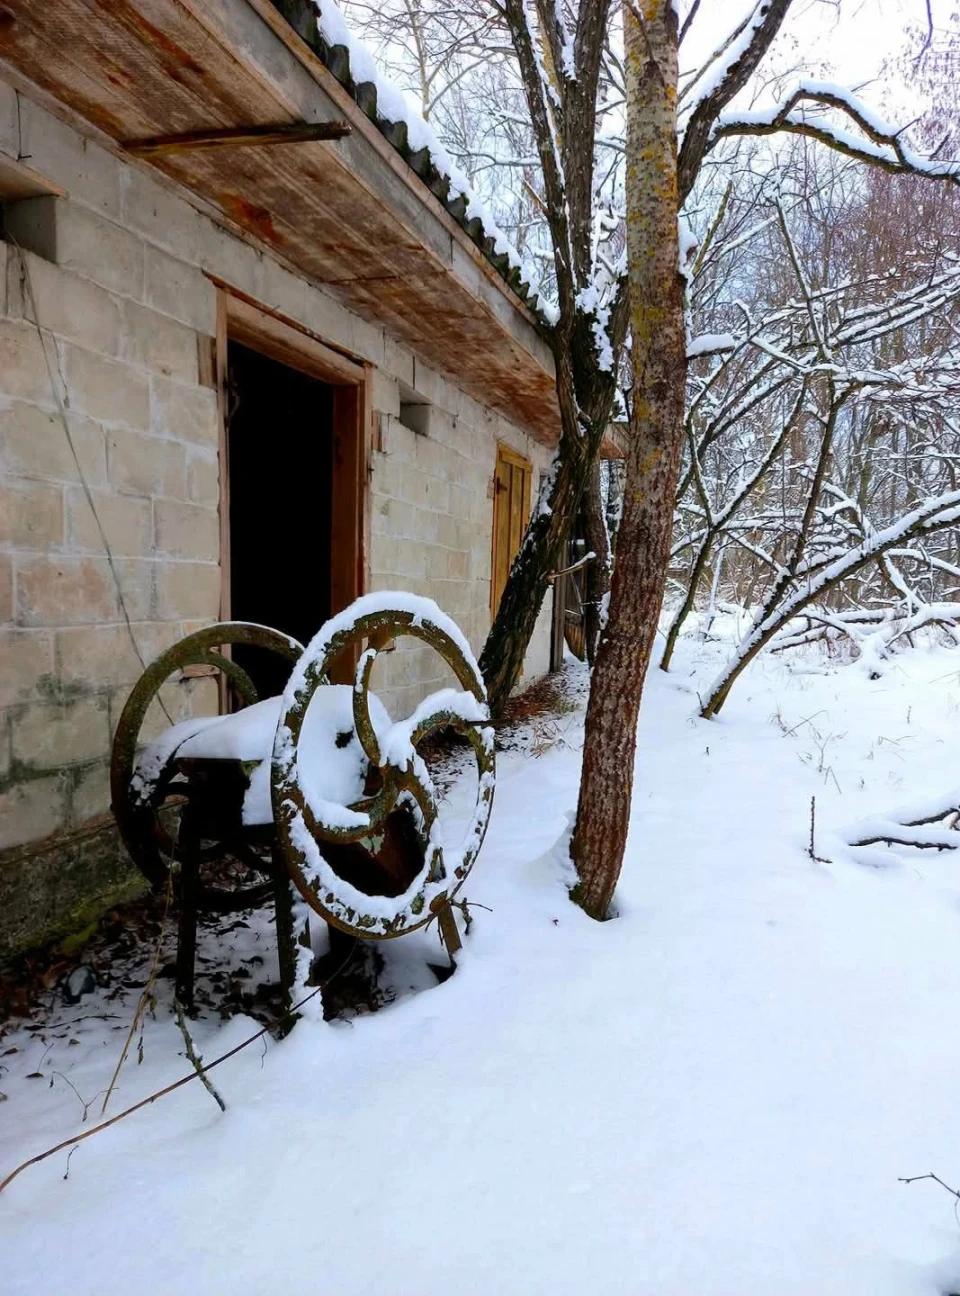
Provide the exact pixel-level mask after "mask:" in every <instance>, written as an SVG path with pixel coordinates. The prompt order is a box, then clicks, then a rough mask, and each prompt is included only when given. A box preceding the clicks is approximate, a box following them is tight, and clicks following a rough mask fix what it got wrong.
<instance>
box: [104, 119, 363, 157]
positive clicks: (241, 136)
mask: <svg viewBox="0 0 960 1296" xmlns="http://www.w3.org/2000/svg"><path fill="white" fill-rule="evenodd" d="M351 129H352V127H350V126H349V125H348V124H347V123H346V122H344V121H324V122H283V123H282V124H281V125H279V126H230V127H223V128H220V129H218V130H198V131H184V132H182V133H181V134H179V135H154V136H152V137H151V138H149V139H139V140H136V139H134V140H123V141H122V142H121V145H120V147H121V148H122V149H123V151H124V152H125V153H129V154H130V155H131V156H132V157H141V158H151V157H161V156H163V154H165V153H186V152H187V151H188V150H190V149H210V148H248V147H251V146H254V147H262V146H263V145H265V144H309V143H311V142H314V141H318V140H319V141H327V140H340V139H343V138H344V136H345V135H349V134H350V131H351Z"/></svg>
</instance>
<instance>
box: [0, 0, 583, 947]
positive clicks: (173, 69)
mask: <svg viewBox="0 0 960 1296" xmlns="http://www.w3.org/2000/svg"><path fill="white" fill-rule="evenodd" d="M381 97H383V94H382V92H381ZM278 141H279V142H278ZM414 142H415V141H411V140H410V139H409V138H408V128H407V126H406V125H405V124H404V123H403V122H402V121H401V122H396V121H392V120H390V119H388V118H387V117H385V116H384V115H383V114H382V112H381V111H380V110H379V109H378V105H377V92H376V87H375V86H374V85H372V84H370V83H361V84H357V83H356V82H355V81H354V79H353V76H352V73H351V65H350V57H349V51H348V50H347V49H346V48H344V47H343V46H342V45H336V44H332V43H331V41H330V40H329V39H328V38H327V35H326V34H325V31H324V24H323V18H322V17H321V16H320V14H319V12H318V11H317V9H315V8H314V7H313V6H312V4H310V3H308V0H286V2H285V3H280V0H277V3H276V4H274V3H271V0H117V2H116V3H111V4H109V5H96V6H91V5H88V4H86V3H84V0H65V3H62V4H58V5H56V6H48V5H42V4H36V3H34V2H33V0H2V6H0V212H2V230H3V239H2V241H0V472H2V483H0V491H2V498H0V635H2V638H0V681H2V686H0V689H2V696H0V706H2V728H0V959H2V958H3V957H6V956H9V955H10V954H12V953H15V952H17V951H20V950H23V949H27V948H30V947H32V946H35V945H37V944H39V943H41V942H44V941H47V940H49V939H51V938H54V937H58V936H60V935H62V934H64V933H67V932H71V931H76V930H78V929H79V928H82V927H83V926H84V925H85V924H86V923H88V922H89V921H90V920H91V919H93V918H95V917H96V915H98V914H99V913H102V912H103V910H104V909H105V908H106V907H107V906H108V905H110V904H113V903H115V902H117V901H118V900H120V899H122V898H124V897H125V896H128V895H130V894H132V893H133V891H134V890H135V889H136V888H138V887H140V886H141V885H142V883H141V880H140V878H139V875H137V874H135V873H134V871H133V870H132V867H131V866H130V864H129V862H128V861H127V860H126V858H125V857H124V855H123V852H122V849H121V848H120V847H119V844H118V842H117V838H116V835H115V832H114V829H113V824H112V820H111V817H110V814H109V789H108V763H109V753H110V744H111V735H112V730H113V727H114V726H115V724H116V721H117V717H118V715H119V711H120V709H121V708H122V706H123V704H124V701H125V699H126V696H127V694H128V692H129V689H130V687H131V684H132V683H133V681H134V680H135V679H136V678H137V676H138V675H139V673H140V672H141V670H142V669H143V663H145V662H149V661H150V660H152V659H153V658H154V657H155V656H156V655H157V654H158V653H159V652H160V651H162V650H163V649H164V648H166V647H167V646H169V645H170V644H171V643H173V642H174V641H176V640H177V639H178V638H179V637H181V636H182V635H184V634H185V633H187V632H189V631H190V630H192V629H195V628H197V627H199V626H201V625H203V624H206V623H209V622H211V621H215V620H218V619H228V618H234V619H241V620H249V621H257V622H261V623H266V624H268V625H272V626H276V627H278V628H280V629H282V630H284V631H286V632H287V633H289V634H293V635H295V636H296V637H298V638H300V639H301V640H302V641H304V642H306V641H307V640H308V639H309V638H310V637H311V636H312V635H313V634H314V632H315V631H316V630H317V629H318V628H319V626H320V625H321V624H322V623H323V622H324V620H325V619H326V618H327V617H328V616H329V615H330V614H331V613H333V612H335V611H337V610H339V609H340V608H342V607H344V606H346V605H347V604H348V603H349V602H350V601H351V600H352V599H353V598H355V597H356V596H357V595H358V594H359V593H362V592H365V591H375V590H383V589H395V588H403V589H407V590H410V591H412V592H413V593H417V594H425V595H429V596H430V597H432V598H433V599H435V600H436V602H437V603H439V605H440V606H441V607H442V608H443V609H444V610H445V611H447V612H448V613H449V614H450V615H451V616H453V617H454V618H455V619H456V620H457V622H458V623H459V624H460V626H461V627H462V628H463V630H464V632H465V633H466V635H467V636H468V638H469V640H470V642H471V644H472V645H473V647H474V648H475V649H476V650H479V648H480V647H481V645H482V642H483V639H484V637H485V634H486V632H487V630H488V627H489V625H490V620H491V614H492V610H493V609H494V608H495V607H496V605H497V601H498V599H499V596H500V592H501V590H502V588H503V584H504V581H505V579H506V575H507V572H508V570H509V566H510V562H511V560H512V557H513V555H514V553H515V552H516V549H517V546H518V544H519V541H520V537H521V534H522V531H523V528H524V525H525V522H526V519H527V517H528V515H529V510H530V507H531V500H534V499H535V498H536V493H537V488H538V484H539V479H540V477H541V475H542V474H543V473H544V471H545V470H546V468H547V465H548V462H549V458H550V453H551V446H552V445H553V444H554V443H555V439H556V433H557V413H556V402H555V394H554V380H553V372H552V359H551V355H550V350H549V346H548V345H547V342H546V341H545V340H544V332H543V330H544V327H545V326H544V323H543V320H542V318H540V317H539V316H538V314H537V303H536V301H535V300H531V299H530V297H529V293H528V290H527V288H526V286H525V285H524V284H522V283H521V282H520V276H519V273H518V271H517V269H516V267H515V266H513V265H512V264H511V261H510V260H509V258H508V257H507V256H506V255H503V254H502V252H500V251H498V249H499V248H500V247H501V245H500V244H499V242H498V241H496V240H495V239H494V238H493V237H491V235H490V233H489V232H488V231H487V230H485V229H484V227H483V224H482V222H481V221H480V220H478V219H476V217H473V218H471V217H470V216H468V213H467V203H466V201H465V199H464V198H463V196H462V195H461V194H459V193H458V192H457V191H456V189H455V188H452V187H451V184H450V180H449V177H446V176H444V175H443V174H441V173H440V172H438V170H437V168H436V167H435V166H434V164H433V162H432V160H431V156H430V154H429V151H427V150H424V149H420V150H419V151H414V150H413V148H412V144H413V143H414ZM557 644H558V634H557V633H556V632H555V629H554V628H553V627H552V625H551V600H549V599H548V600H547V602H546V603H545V606H544V611H543V613H542V615H541V618H540V621H539V623H538V628H537V632H536V634H535V636H534V639H533V641H532V643H531V646H530V651H529V655H528V658H527V665H526V678H527V679H531V678H533V677H535V676H537V675H538V674H541V673H543V672H545V671H547V670H548V669H549V668H550V666H551V653H553V655H554V658H555V659H556V653H557ZM386 661H387V669H386V670H383V671H381V673H380V676H379V678H378V679H377V680H376V681H375V686H376V688H377V690H378V692H379V693H380V695H381V697H382V698H383V699H384V701H385V702H386V703H387V704H388V706H389V707H391V708H392V709H395V710H397V711H403V709H404V708H406V709H409V708H410V707H411V706H413V705H414V704H415V703H416V702H417V701H419V700H420V699H421V698H422V697H423V696H424V695H425V694H426V693H427V692H429V691H431V690H432V689H433V688H435V687H436V686H437V684H438V680H437V678H436V674H437V659H436V658H435V656H433V655H432V654H431V653H430V652H429V650H426V649H423V648H417V647H413V648H407V647H402V648H400V649H399V650H397V651H396V652H394V653H392V654H391V655H390V656H389V657H388V658H387V659H386ZM278 687H279V685H278ZM168 692H169V697H168V699H167V706H168V709H169V710H170V711H171V713H172V714H174V715H176V716H185V715H188V714H198V713H200V714H202V713H204V711H205V710H209V709H211V708H213V709H215V708H216V707H217V706H218V705H219V701H218V693H217V688H216V684H215V681H213V680H212V679H209V678H204V677H203V675H202V673H201V674H199V675H197V676H195V677H190V678H184V679H182V680H180V681H179V683H176V684H173V685H171V686H170V688H169V690H168Z"/></svg>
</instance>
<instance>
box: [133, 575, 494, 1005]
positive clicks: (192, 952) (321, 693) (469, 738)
mask: <svg viewBox="0 0 960 1296" xmlns="http://www.w3.org/2000/svg"><path fill="white" fill-rule="evenodd" d="M405 636H412V637H413V638H415V639H418V640H420V641H422V643H424V644H426V645H428V646H429V647H430V648H432V649H433V650H434V651H435V652H436V653H438V654H439V655H440V657H441V658H442V659H443V661H444V662H445V663H446V665H447V666H448V667H449V669H450V671H451V672H452V674H453V676H454V677H455V678H456V681H457V683H458V685H459V688H453V687H450V688H444V689H441V690H440V691H439V692H436V693H434V694H432V695H431V696H430V697H428V698H426V700H425V701H423V702H421V703H420V704H419V705H418V706H417V707H416V708H415V710H414V711H413V713H412V714H411V715H410V716H409V717H408V718H406V719H404V720H399V721H396V722H394V721H392V720H391V719H390V717H389V715H388V714H387V712H386V710H385V708H384V707H383V705H382V704H381V702H380V701H379V699H378V697H377V696H376V694H375V693H374V692H373V690H372V689H371V687H370V682H371V676H372V673H373V670H374V666H375V664H376V661H377V658H378V656H379V655H380V654H381V652H383V651H384V650H386V649H388V648H390V647H392V646H393V645H394V644H395V641H397V640H399V639H402V638H403V637H405ZM234 649H240V651H239V652H236V653H234V651H233V650H234ZM250 649H257V650H260V651H261V652H269V653H273V654H277V655H278V656H279V657H280V658H281V659H285V660H286V661H287V662H288V663H289V667H290V675H289V679H288V681H287V684H286V688H285V689H284V691H283V693H282V695H281V696H277V697H269V698H266V699H263V700H261V699H260V698H259V697H258V695H257V689H256V687H255V685H254V681H253V678H252V674H253V672H252V670H248V669H247V668H246V667H245V664H244V662H245V661H246V658H244V657H243V656H242V654H243V652H244V650H246V651H247V652H248V656H249V650H250ZM238 659H239V660H238ZM344 661H347V662H348V663H350V665H351V666H352V665H353V663H355V669H354V671H353V682H352V683H348V684H334V683H331V682H330V673H331V670H332V668H333V667H334V663H340V669H341V674H342V664H343V663H344ZM198 669H201V670H202V669H206V670H207V671H208V672H210V673H214V672H219V673H220V675H221V677H222V679H223V680H225V681H226V682H227V683H228V685H229V689H228V690H227V689H224V691H223V694H224V695H226V694H227V692H229V696H230V697H231V698H232V700H233V703H232V704H233V705H234V707H235V708H237V709H234V710H232V711H230V712H229V713H227V714H223V715H218V716H205V717H194V718H192V719H187V720H183V721H180V722H179V723H176V724H172V725H171V726H170V727H169V728H166V729H163V730H161V732H160V733H159V734H158V736H156V737H154V738H153V739H152V740H151V741H150V742H148V743H147V744H146V745H145V746H144V745H143V730H144V726H145V722H147V721H148V713H149V716H150V717H151V720H152V717H154V716H155V715H156V712H157V709H158V707H159V706H162V705H163V697H164V691H165V686H169V684H170V683H171V682H175V681H176V680H177V679H179V678H183V676H184V672H185V671H187V672H188V673H189V672H191V671H193V672H196V671H197V670H198ZM166 692H169V688H168V687H167V688H166ZM442 730H447V731H451V730H452V731H453V732H454V733H455V734H457V735H459V736H460V738H461V739H462V740H464V741H465V743H466V744H467V745H468V747H469V749H470V751H471V753H472V758H473V761H475V764H476V768H477V775H478V777H477V785H476V799H475V803H474V804H473V806H472V811H470V812H468V814H467V815H466V823H465V826H464V831H463V833H462V835H459V834H458V835H459V836H460V840H459V842H458V843H457V844H455V845H454V846H451V845H450V844H449V843H448V842H447V841H445V840H444V838H445V837H446V836H448V835H449V833H445V832H444V831H443V824H442V822H441V816H440V813H439V804H438V803H439V797H438V793H437V790H436V787H435V786H434V782H433V780H432V778H431V774H430V771H429V769H428V766H427V763H426V761H425V759H424V756H423V750H424V745H425V744H426V743H427V742H428V740H430V739H431V738H432V737H434V736H435V735H436V734H437V732H438V731H442ZM494 785H495V767H494V740H493V731H492V729H491V728H490V725H489V715H488V710H487V703H486V693H485V690H484V685H483V680H482V678H481V676H480V673H479V671H478V669H477V666H476V662H475V661H474V658H473V654H472V653H471V651H470V648H469V645H468V644H467V641H466V639H465V638H464V636H463V635H462V633H461V632H460V630H459V629H458V627H457V626H456V625H455V623H454V622H453V621H451V620H450V618H449V617H447V616H445V615H444V613H442V612H441V611H440V609H439V608H438V607H437V606H436V604H434V603H432V602H430V601H429V600H427V599H422V598H417V597H414V596H412V595H405V594H400V593H391V594H375V595H366V596H364V597H362V598H360V599H358V600H357V601H356V602H355V603H354V604H353V605H352V606H351V607H350V608H348V609H347V610H346V611H344V612H343V613H340V614H339V615H337V616H335V617H333V618H332V619H331V620H330V621H328V622H327V623H326V624H325V625H324V626H323V627H322V628H321V629H320V631H319V632H318V633H317V635H316V636H315V637H314V638H313V640H312V641H311V642H310V644H309V645H308V646H307V648H306V649H304V648H303V647H302V646H301V645H300V644H299V643H297V642H296V641H295V640H293V639H290V638H288V637H287V636H286V635H283V634H281V633H279V632H278V631H276V630H271V629H269V628H267V627H264V626H257V625H250V624H246V623H240V622H225V623H221V624H217V625H211V626H208V627H206V628H205V629H202V630H199V631H197V632H196V633H194V634H190V635H188V636H187V637H186V638H184V639H183V640H181V641H180V642H179V643H177V644H175V645H174V646H173V647H172V648H170V649H168V650H167V651H166V652H164V653H163V654H162V655H161V656H160V657H158V658H157V660H156V661H155V662H153V664H152V665H151V666H149V667H148V668H147V670H146V671H145V672H144V674H143V675H142V676H141V678H140V680H139V681H138V683H137V684H136V686H135V687H134V689H133V691H132V692H131V694H130V697H129V699H128V701H127V703H126V706H125V707H124V710H123V713H122V715H121V717H120V722H119V725H118V728H117V733H116V737H115V741H114V749H113V762H112V769H111V791H112V801H113V811H114V814H115V816H116V820H117V824H118V826H119V829H120V833H121V836H122V838H123V841H124V843H125V845H126V847H127V849H128V851H129V852H130V855H131V856H132V858H133V860H134V861H135V862H136V864H137V865H138V866H139V868H140V869H141V870H142V872H143V873H144V874H145V876H146V877H147V879H148V880H149V881H150V883H151V884H152V886H154V887H155V888H167V887H170V888H173V889H175V890H176V891H177V893H178V899H179V924H180V925H179V942H178V950H177V966H176V976H177V994H178V998H179V999H180V1000H181V1002H185V1003H187V1004H188V1005H189V1004H190V1003H191V1002H192V997H193V982H194V963H195V957H196V938H197V919H198V915H199V914H201V913H210V912H218V913H229V912H231V911H238V910H241V909H246V908H250V907H252V906H255V905H259V904H262V903H264V902H266V901H268V900H271V899H272V901H273V905H274V909H275V914H276V930H277V947H278V958H279V964H280V981H281V985H282V987H283V989H284V992H285V995H286V997H287V1002H289V995H290V992H291V990H292V987H293V986H294V984H295V983H296V982H298V981H300V982H304V983H305V982H306V981H307V979H308V968H309V964H310V961H311V955H310V953H309V947H308V945H307V946H306V947H305V946H304V943H303V942H302V940H301V943H300V944H298V941H297V939H296V937H295V932H297V931H298V930H299V929H301V928H302V926H303V924H302V923H301V922H300V920H299V918H298V915H297V910H298V909H299V910H301V911H302V912H303V914H304V915H307V914H308V911H309V912H312V913H313V914H316V915H318V916H319V917H320V918H322V919H324V920H325V921H326V922H327V923H328V924H330V927H331V928H332V929H334V931H336V932H340V933H346V934H348V935H349V936H352V937H356V938H359V939H361V940H366V941H382V940H387V939H390V938H394V937H398V936H403V935H405V934H406V933H408V932H412V931H416V930H417V929H419V928H422V927H424V926H425V925H426V924H428V923H430V922H433V921H436V923H437V924H438V927H439V930H440V935H441V937H442V940H443V942H444V945H445V946H446V949H447V951H448V953H449V954H451V955H452V954H453V953H455V951H456V950H457V949H458V948H459V946H460V937H459V933H458V929H457V923H456V919H455V916H454V912H453V904H454V901H455V898H456V897H457V894H458V892H459V891H460V889H461V888H462V886H463V884H464V882H465V881H466V878H467V876H468V874H469V872H470V869H471V867H472V865H473V863H474V861H475V860H476V857H477V854H478V852H479V850H480V847H481V845H482V842H483V838H484V834H485V832H486V829H487V823H488V820H489V816H490V810H491V805H492V802H493V792H494Z"/></svg>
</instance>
